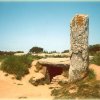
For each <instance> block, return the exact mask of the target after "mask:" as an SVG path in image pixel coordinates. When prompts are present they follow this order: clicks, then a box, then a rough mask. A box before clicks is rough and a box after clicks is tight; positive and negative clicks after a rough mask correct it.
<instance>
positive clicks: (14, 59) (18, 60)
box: [1, 55, 33, 79]
mask: <svg viewBox="0 0 100 100" xmlns="http://www.w3.org/2000/svg"><path fill="white" fill-rule="evenodd" d="M32 60H33V59H32V58H31V57H30V56H28V55H25V56H9V57H7V58H5V60H4V61H3V62H2V64H1V70H3V71H5V72H7V73H9V74H14V75H15V76H16V79H21V78H22V77H23V76H24V75H26V74H28V73H29V70H28V68H30V67H31V62H32Z"/></svg>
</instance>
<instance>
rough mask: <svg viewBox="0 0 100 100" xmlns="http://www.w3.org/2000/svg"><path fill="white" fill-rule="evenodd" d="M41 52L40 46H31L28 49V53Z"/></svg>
mask: <svg viewBox="0 0 100 100" xmlns="http://www.w3.org/2000/svg"><path fill="white" fill-rule="evenodd" d="M41 52H43V48H41V47H32V48H31V49H30V50H29V53H41Z"/></svg>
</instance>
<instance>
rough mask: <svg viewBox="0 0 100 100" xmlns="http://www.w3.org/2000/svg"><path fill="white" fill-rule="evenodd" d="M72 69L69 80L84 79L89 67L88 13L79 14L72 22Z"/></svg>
mask: <svg viewBox="0 0 100 100" xmlns="http://www.w3.org/2000/svg"><path fill="white" fill-rule="evenodd" d="M70 31H71V33H70V43H71V48H70V54H71V56H70V69H69V82H73V81H76V80H79V79H82V78H83V77H84V76H85V75H86V73H87V69H88V64H89V55H88V33H89V18H88V16H87V15H81V14H77V15H76V16H75V17H74V18H73V19H72V21H71V24H70Z"/></svg>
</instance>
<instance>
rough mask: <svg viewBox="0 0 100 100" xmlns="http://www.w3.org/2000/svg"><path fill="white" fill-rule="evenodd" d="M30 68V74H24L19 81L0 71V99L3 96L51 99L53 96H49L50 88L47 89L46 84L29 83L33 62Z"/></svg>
mask: <svg viewBox="0 0 100 100" xmlns="http://www.w3.org/2000/svg"><path fill="white" fill-rule="evenodd" d="M35 63H36V61H35V62H34V63H33V66H32V67H31V68H30V74H28V75H26V76H25V77H24V78H23V79H22V80H21V81H18V80H15V79H12V77H13V76H12V75H9V76H5V73H4V72H2V71H0V99H3V98H7V99H8V98H10V99H11V98H12V99H14V98H16V99H17V98H20V99H22V98H23V99H26V98H32V100H33V98H34V100H36V98H39V99H46V100H47V99H49V100H51V99H52V98H53V97H51V96H50V92H51V90H50V89H49V87H48V85H41V86H37V87H35V86H33V85H31V84H30V83H29V82H28V80H29V79H30V78H31V77H32V75H33V74H34V73H33V69H34V64H35Z"/></svg>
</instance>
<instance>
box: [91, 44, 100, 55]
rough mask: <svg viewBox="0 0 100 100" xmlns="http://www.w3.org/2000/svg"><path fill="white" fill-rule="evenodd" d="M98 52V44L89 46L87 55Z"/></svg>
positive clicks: (99, 49) (99, 46) (99, 50)
mask: <svg viewBox="0 0 100 100" xmlns="http://www.w3.org/2000/svg"><path fill="white" fill-rule="evenodd" d="M98 52H99V53H100V44H95V45H90V46H89V55H91V56H94V55H95V54H96V53H98Z"/></svg>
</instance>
